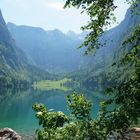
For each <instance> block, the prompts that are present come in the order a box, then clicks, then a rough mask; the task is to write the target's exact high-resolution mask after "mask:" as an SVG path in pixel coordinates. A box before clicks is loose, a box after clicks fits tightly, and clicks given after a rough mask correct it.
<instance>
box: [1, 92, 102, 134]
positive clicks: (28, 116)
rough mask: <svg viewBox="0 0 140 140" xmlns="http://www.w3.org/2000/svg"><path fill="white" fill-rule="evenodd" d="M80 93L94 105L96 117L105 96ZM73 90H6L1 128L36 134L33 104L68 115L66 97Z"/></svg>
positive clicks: (93, 110)
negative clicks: (42, 105)
mask: <svg viewBox="0 0 140 140" xmlns="http://www.w3.org/2000/svg"><path fill="white" fill-rule="evenodd" d="M77 91H78V92H81V91H82V93H84V94H85V96H86V97H87V99H90V100H91V101H92V103H93V107H92V116H93V117H95V116H96V115H97V112H98V110H99V102H100V101H102V100H104V96H103V95H102V94H101V93H99V92H95V91H88V90H85V89H81V90H80V89H78V90H77ZM71 92H72V91H71V90H69V91H62V90H55V89H54V90H48V91H41V90H33V89H28V90H26V91H21V90H13V89H5V90H1V91H0V128H4V127H10V128H12V129H14V130H15V131H17V132H18V133H20V134H21V133H22V134H31V133H32V134H34V132H35V130H36V129H37V128H38V121H37V120H36V118H35V114H34V111H33V110H32V104H33V103H43V104H45V105H46V106H47V108H48V109H54V111H63V112H64V113H66V114H68V113H69V111H68V110H67V108H66V106H67V103H66V96H67V95H68V94H71Z"/></svg>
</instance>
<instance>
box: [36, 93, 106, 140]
mask: <svg viewBox="0 0 140 140" xmlns="http://www.w3.org/2000/svg"><path fill="white" fill-rule="evenodd" d="M67 102H68V108H69V110H70V111H71V117H69V116H66V115H64V114H63V113H62V112H49V111H47V110H46V108H45V107H44V105H42V104H34V105H33V109H34V110H35V111H36V117H37V118H38V119H39V124H40V125H41V126H42V127H43V130H42V129H41V130H37V131H36V134H37V137H36V139H37V140H47V139H48V140H50V139H51V140H52V139H56V140H57V139H59V140H64V139H67V140H72V139H75V140H81V139H87V140H88V139H96V140H101V139H102V140H103V139H106V136H107V135H106V133H105V131H103V130H104V128H103V127H102V129H101V128H100V127H99V124H100V125H101V124H102V123H99V122H97V121H94V120H93V119H92V118H91V115H90V111H91V102H90V101H88V100H86V99H85V97H84V96H83V95H78V94H77V93H75V92H74V93H72V95H69V96H67Z"/></svg>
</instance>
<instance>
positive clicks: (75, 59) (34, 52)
mask: <svg viewBox="0 0 140 140" xmlns="http://www.w3.org/2000/svg"><path fill="white" fill-rule="evenodd" d="M7 26H8V29H9V31H10V32H11V34H12V36H13V37H14V39H15V41H16V43H17V45H18V47H20V48H21V49H23V50H24V52H25V53H26V55H27V56H28V58H29V59H30V62H31V63H32V64H34V65H35V66H38V67H39V68H42V69H44V70H48V71H50V72H54V73H60V72H70V71H73V70H76V69H79V68H82V67H86V66H87V65H88V63H89V58H88V57H84V58H83V56H82V55H83V50H80V49H77V48H78V47H79V46H80V45H81V43H82V40H81V38H80V39H79V37H83V36H84V35H81V34H80V35H78V34H76V33H74V32H72V31H69V32H68V33H67V34H64V33H62V32H61V31H60V30H58V29H56V30H52V31H45V30H43V29H41V28H38V27H30V26H17V25H15V24H13V23H8V24H7Z"/></svg>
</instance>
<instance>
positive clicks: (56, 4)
mask: <svg viewBox="0 0 140 140" xmlns="http://www.w3.org/2000/svg"><path fill="white" fill-rule="evenodd" d="M48 6H49V7H51V8H54V9H57V10H60V11H64V9H63V7H64V4H63V3H61V2H53V3H49V4H48Z"/></svg>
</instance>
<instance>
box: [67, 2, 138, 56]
mask: <svg viewBox="0 0 140 140" xmlns="http://www.w3.org/2000/svg"><path fill="white" fill-rule="evenodd" d="M114 2H115V0H66V3H65V6H64V7H65V8H67V7H71V6H73V7H76V8H80V9H82V13H83V12H85V13H87V14H88V15H89V17H90V20H89V22H88V24H87V25H85V26H83V27H82V29H83V30H89V31H90V33H89V34H88V35H87V36H86V38H85V40H84V42H83V44H82V45H81V47H86V48H87V49H86V51H85V54H88V53H91V52H92V51H94V50H96V49H98V48H100V47H101V46H104V45H105V44H106V41H105V42H102V43H101V42H100V37H101V35H102V34H103V32H104V30H105V29H106V28H108V26H110V25H111V24H112V23H114V22H116V18H115V15H114V10H115V9H116V8H117V6H115V4H114ZM126 2H127V3H129V4H131V5H132V8H133V9H134V8H136V7H138V4H139V2H140V0H126Z"/></svg>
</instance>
